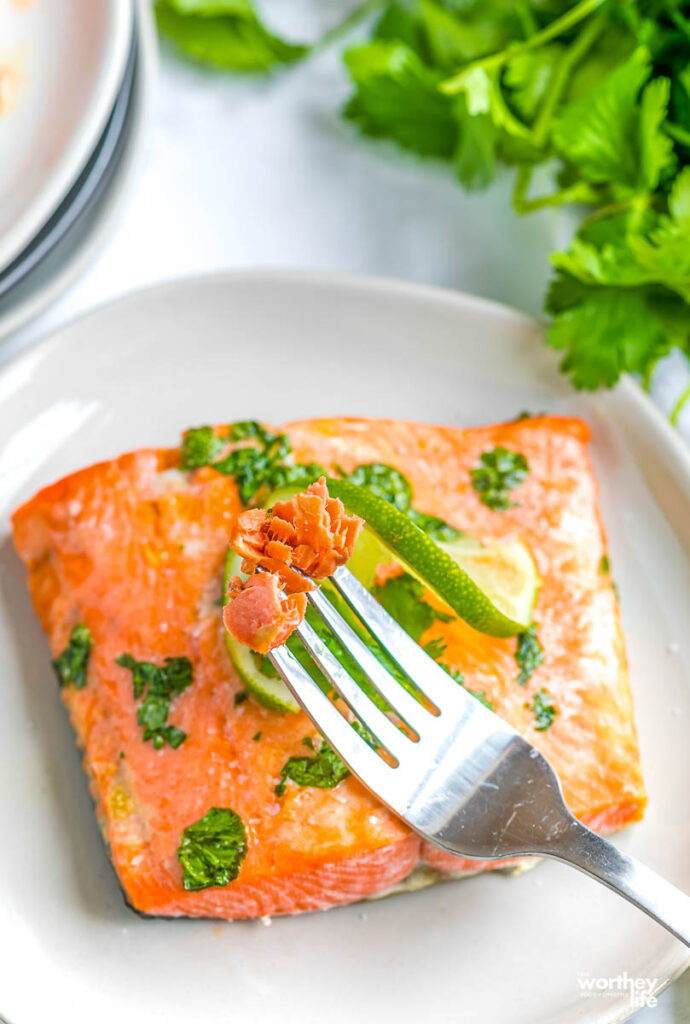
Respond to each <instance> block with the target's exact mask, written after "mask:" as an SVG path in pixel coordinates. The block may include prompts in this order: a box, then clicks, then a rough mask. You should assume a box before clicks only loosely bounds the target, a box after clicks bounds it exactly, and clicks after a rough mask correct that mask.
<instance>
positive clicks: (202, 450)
mask: <svg viewBox="0 0 690 1024" xmlns="http://www.w3.org/2000/svg"><path fill="white" fill-rule="evenodd" d="M222 448H223V441H222V440H221V438H220V437H217V436H216V434H215V433H214V431H213V427H192V428H191V429H190V430H188V431H186V433H185V435H184V437H183V438H182V450H181V452H180V466H181V468H182V469H198V468H199V467H200V466H208V464H209V462H212V461H213V459H215V457H216V455H218V454H219V453H220V452H221V450H222Z"/></svg>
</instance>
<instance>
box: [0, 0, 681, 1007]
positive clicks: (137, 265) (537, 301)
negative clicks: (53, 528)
mask: <svg viewBox="0 0 690 1024" xmlns="http://www.w3.org/2000/svg"><path fill="white" fill-rule="evenodd" d="M339 5H340V0H322V2H321V5H320V8H319V10H318V12H317V11H315V9H314V8H315V5H314V6H312V5H311V3H310V0H291V4H290V5H283V8H285V7H288V8H289V9H290V12H289V13H290V18H291V19H292V20H291V22H290V27H291V28H292V30H293V31H295V29H296V28H297V31H300V30H301V31H302V32H303V33H304V35H305V36H306V37H307V38H313V37H315V36H316V35H317V34H318V31H319V29H321V28H323V27H325V26H327V25H328V24H331V23H333V21H334V20H335V18H334V13H335V11H336V10H337V8H338V6H339ZM273 10H274V11H275V12H276V16H280V17H281V18H282V20H283V21H284V20H285V18H286V13H285V11H284V10H283V11H282V12H281V11H280V10H279V9H278V8H277V7H276V6H275V5H274V6H273ZM295 17H297V21H298V24H297V23H296V22H295V20H294V19H295ZM347 95H348V86H347V82H346V79H345V76H344V74H343V72H342V69H341V65H340V62H339V59H338V56H337V53H326V54H322V55H321V56H319V57H318V58H317V59H313V60H311V61H309V62H307V63H305V64H303V65H301V66H299V67H297V68H293V69H290V70H288V71H286V72H283V73H280V74H278V75H276V76H275V77H273V78H271V79H269V80H256V79H254V80H252V79H249V80H248V79H241V78H233V77H232V76H226V75H223V74H216V73H213V72H209V71H205V70H203V69H200V68H197V67H194V66H191V65H189V64H186V63H184V62H182V61H180V60H178V59H176V58H175V57H174V56H173V55H172V54H171V53H170V51H169V50H168V48H167V47H165V48H164V53H163V55H162V60H161V66H160V73H159V80H158V85H157V90H156V95H155V97H154V100H153V114H152V118H151V124H150V126H149V133H148V140H147V142H146V144H145V151H144V153H143V155H142V160H141V162H140V173H139V176H138V179H137V180H136V182H135V184H134V187H133V189H132V192H131V195H130V197H129V199H128V201H126V202H125V203H124V207H123V209H122V211H121V214H120V220H119V223H118V224H117V226H116V229H115V230H114V232H113V234H112V236H111V237H110V239H109V241H108V242H107V243H106V245H105V247H104V248H103V249H102V251H101V252H100V254H99V256H98V257H97V259H95V260H94V262H93V264H92V265H91V267H90V268H89V270H88V271H87V272H86V273H85V274H84V275H83V276H82V277H81V279H80V280H79V281H78V282H77V283H76V284H75V285H74V286H73V287H72V288H71V290H70V291H69V292H67V293H66V294H65V295H64V296H63V297H62V298H61V299H59V300H58V301H57V302H56V303H55V304H54V305H53V306H52V307H51V308H50V309H48V310H46V311H45V312H44V313H43V314H42V315H41V316H40V317H39V318H38V319H37V320H35V321H34V322H33V323H31V324H30V325H27V326H26V327H25V328H23V329H22V330H21V331H19V332H18V333H17V334H16V335H14V336H13V337H12V338H9V339H7V340H6V341H5V342H4V343H3V346H2V349H3V351H2V356H3V357H6V356H7V355H8V354H9V353H10V352H13V351H19V350H20V349H22V348H24V347H26V346H27V345H29V344H30V343H31V342H32V341H34V340H35V339H37V338H39V337H41V336H42V335H44V334H45V333H46V332H48V331H50V330H51V329H53V328H54V327H55V326H57V325H59V324H61V323H64V322H65V321H67V320H69V319H71V318H72V317H74V316H76V315H78V314H79V313H81V312H84V311H86V310H88V309H90V308H92V307H93V306H95V305H98V304H100V303H102V302H105V301H107V300H109V299H112V298H114V297H116V296H118V295H120V294H122V293H123V292H127V291H129V290H131V289H134V288H141V287H143V286H145V285H148V284H151V283H154V282H157V281H162V280H165V279H169V278H172V277H178V276H182V275H187V274H198V273H203V272H205V271H211V270H219V269H226V268H247V267H297V268H304V267H309V268H314V267H316V268H321V269H329V270H348V271H355V272H358V273H362V274H377V275H383V276H391V277H399V278H408V279H411V280H416V281H425V282H429V283H433V284H439V285H445V286H447V287H452V288H456V289H460V290H463V291H467V292H472V293H475V294H478V295H483V296H486V297H488V298H492V299H497V300H500V301H501V302H505V303H508V304H510V305H513V306H517V307H519V308H521V309H523V310H525V311H527V312H529V313H533V314H538V313H539V312H540V310H541V304H542V296H543V293H544V288H545V284H546V281H547V279H548V273H549V271H548V253H549V251H550V250H551V249H553V248H555V247H556V246H558V245H559V244H560V243H562V242H563V241H564V240H565V239H566V238H567V233H568V224H567V222H566V221H565V219H564V217H563V215H562V214H559V213H558V212H553V211H545V212H542V213H540V214H536V215H532V216H530V217H527V218H522V219H521V218H518V217H517V216H515V215H514V214H513V213H512V212H511V211H510V208H509V207H510V190H511V178H510V175H508V174H506V175H505V176H504V177H502V178H501V180H499V181H498V182H497V183H496V184H495V185H494V186H493V188H492V189H490V190H489V191H488V192H485V193H481V194H473V195H467V194H466V193H464V192H463V191H462V190H461V189H460V188H459V187H458V186H457V185H456V184H455V182H454V181H453V179H452V177H451V175H450V172H449V171H448V170H447V169H446V168H445V167H444V166H441V165H439V164H437V163H435V162H426V163H424V162H422V161H420V160H417V159H415V158H414V157H408V156H407V155H406V154H404V153H401V152H399V151H398V150H397V149H396V148H395V147H393V146H389V145H388V144H386V143H371V142H365V141H362V140H361V139H359V138H358V137H357V136H356V135H355V133H354V131H353V130H352V129H351V127H350V126H349V125H347V124H345V123H344V122H343V121H342V119H341V118H340V117H339V116H338V110H339V108H340V106H341V105H342V103H343V101H344V100H345V98H346V97H347ZM688 380H690V373H689V372H688V369H687V366H686V365H684V364H683V362H682V361H681V360H680V359H678V360H675V361H674V362H673V363H672V364H671V366H670V367H668V368H665V369H664V370H663V371H662V372H660V373H658V374H657V377H656V379H655V382H654V384H655V386H654V394H655V397H656V398H657V399H658V400H659V402H660V404H662V406H663V407H665V408H666V409H669V408H670V407H671V405H672V403H673V401H674V399H675V397H676V396H677V395H678V394H679V393H680V391H681V390H682V387H683V386H685V384H686V383H687V382H688ZM681 425H682V427H683V432H684V433H685V434H686V436H688V437H689V438H690V407H689V408H687V409H686V411H685V414H684V416H683V420H682V424H681ZM602 1009H604V1007H602ZM635 1021H636V1024H652V1022H653V1024H690V972H688V973H687V974H686V975H685V976H684V977H683V978H682V979H681V980H680V981H678V982H676V983H675V984H674V985H673V986H671V988H670V989H668V990H667V991H666V992H665V993H664V994H663V995H662V996H661V997H660V999H659V1004H658V1006H657V1007H656V1008H655V1009H651V1008H650V1009H646V1010H643V1011H641V1012H640V1013H638V1014H637V1015H636V1017H635Z"/></svg>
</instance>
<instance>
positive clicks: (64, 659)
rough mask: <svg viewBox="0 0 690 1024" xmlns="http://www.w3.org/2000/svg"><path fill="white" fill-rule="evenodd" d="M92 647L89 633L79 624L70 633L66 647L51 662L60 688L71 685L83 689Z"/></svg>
mask: <svg viewBox="0 0 690 1024" xmlns="http://www.w3.org/2000/svg"><path fill="white" fill-rule="evenodd" d="M92 646H93V639H92V637H91V633H90V632H89V630H88V629H87V628H86V626H85V625H84V624H83V623H82V622H80V623H79V624H78V625H77V626H75V627H74V629H73V630H72V632H71V633H70V637H69V642H68V644H67V647H65V649H64V651H63V652H62V654H61V655H60V656H59V657H57V658H55V660H54V661H53V668H54V669H55V671H56V672H57V676H58V679H59V680H60V686H69V685H70V683H71V684H73V685H74V686H75V687H76V688H77V690H83V689H84V687H85V686H86V670H87V668H88V665H89V655H90V654H91V648H92Z"/></svg>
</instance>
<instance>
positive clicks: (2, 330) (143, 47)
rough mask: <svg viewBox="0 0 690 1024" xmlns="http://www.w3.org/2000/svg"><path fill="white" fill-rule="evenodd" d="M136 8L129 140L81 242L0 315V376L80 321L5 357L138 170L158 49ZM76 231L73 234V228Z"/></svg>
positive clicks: (111, 219) (92, 242)
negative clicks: (22, 358)
mask: <svg viewBox="0 0 690 1024" xmlns="http://www.w3.org/2000/svg"><path fill="white" fill-rule="evenodd" d="M135 3H136V4H137V31H138V34H139V39H138V44H139V45H138V55H137V68H136V71H135V78H134V82H133V85H132V99H131V108H130V112H129V115H128V124H126V125H125V127H124V132H125V133H126V134H127V135H128V138H127V139H126V140H125V144H124V151H123V153H122V154H121V156H120V163H119V166H118V167H117V168H116V169H115V172H114V174H113V176H112V179H111V181H110V182H109V183H108V185H107V188H106V190H105V194H104V195H103V196H102V197H100V199H99V201H98V204H97V207H98V208H97V209H96V210H95V211H92V212H90V213H89V217H93V223H91V224H89V225H88V226H87V227H86V229H85V237H84V238H83V239H82V240H81V241H80V242H79V243H78V244H77V245H76V248H74V249H73V250H72V251H70V252H69V253H68V255H67V256H66V258H65V259H64V260H63V261H62V262H61V265H60V267H59V268H58V269H57V270H56V272H55V273H54V274H52V275H49V276H48V278H47V280H46V281H44V282H43V283H42V284H39V285H38V286H37V288H36V289H31V288H29V290H28V293H27V294H26V295H25V296H23V297H20V298H19V299H18V300H17V301H16V304H13V305H12V306H11V307H10V309H9V310H8V311H7V312H6V313H1V312H0V372H1V371H2V370H3V369H4V367H5V366H6V365H9V364H10V363H13V362H14V361H15V360H17V359H21V357H22V355H23V354H24V353H25V352H27V351H32V350H33V349H34V348H35V346H36V345H38V344H41V342H42V341H43V340H45V339H47V338H48V336H49V335H50V334H53V333H54V332H56V331H58V330H60V329H61V328H62V327H63V326H67V325H68V324H69V323H71V322H74V320H75V319H78V317H75V318H70V319H69V320H66V321H64V323H62V324H57V325H55V326H54V327H52V328H50V329H48V330H46V331H44V332H43V333H42V334H39V336H38V337H37V338H36V339H32V340H31V341H30V342H29V343H28V344H22V343H21V341H20V344H19V346H18V348H17V349H16V351H14V352H12V351H10V353H9V355H8V356H6V357H4V358H3V349H4V348H8V347H9V348H10V349H11V345H12V340H13V339H12V335H14V334H15V333H16V332H18V331H20V330H21V329H22V328H23V327H25V326H26V325H27V324H28V323H30V321H32V320H33V319H35V318H36V317H37V316H39V315H40V314H41V313H42V312H43V311H44V310H45V309H46V308H47V307H48V306H50V305H51V304H52V303H53V302H54V301H55V300H56V299H57V298H58V297H59V296H60V295H61V294H62V293H63V292H64V291H66V290H67V289H68V288H69V287H70V285H71V284H72V283H73V282H74V281H75V280H76V279H77V278H78V277H79V276H80V275H81V274H82V273H83V271H84V270H85V269H86V267H87V266H88V265H89V264H90V262H91V260H92V259H93V258H94V256H95V254H96V253H97V251H98V250H99V249H100V247H101V246H102V244H103V242H104V241H105V239H106V238H107V236H108V234H109V233H110V231H111V230H112V228H113V225H114V223H115V222H116V219H117V216H118V214H119V212H120V209H121V207H122V205H123V203H124V200H125V198H126V196H127V194H128V192H129V188H130V185H131V181H132V179H133V176H134V173H135V171H136V169H137V167H138V166H139V160H140V158H141V156H142V150H143V142H144V140H145V137H146V133H145V127H146V124H147V122H148V120H149V117H150V112H151V106H152V99H153V90H154V87H155V79H156V74H157V69H158V49H157V43H156V34H155V29H154V25H153V14H152V11H151V9H150V7H149V5H148V3H147V0H135ZM74 227H75V229H76V225H75V226H74ZM79 227H80V228H81V227H82V225H81V224H80V225H79ZM70 235H71V230H70ZM68 240H69V236H67V237H66V238H64V239H61V240H60V242H59V243H58V245H59V246H62V245H63V244H67V243H68ZM53 255H54V253H53V252H52V251H51V252H50V253H49V254H48V255H47V256H46V261H45V262H46V263H48V262H49V261H50V260H51V258H52V257H53ZM42 269H43V267H39V268H37V269H36V271H35V273H37V274H40V273H41V270H42ZM33 273H34V271H32V274H31V275H29V277H27V279H26V281H22V282H21V285H19V286H18V287H21V288H23V287H25V285H26V284H27V282H30V281H31V278H32V276H33ZM14 298H15V297H14V296H11V295H8V296H7V300H8V301H12V302H14ZM98 308H99V307H98V306H94V307H91V308H90V309H89V310H87V311H86V312H87V313H88V312H91V311H94V312H95V311H96V310H97V309H98ZM80 316H81V314H80Z"/></svg>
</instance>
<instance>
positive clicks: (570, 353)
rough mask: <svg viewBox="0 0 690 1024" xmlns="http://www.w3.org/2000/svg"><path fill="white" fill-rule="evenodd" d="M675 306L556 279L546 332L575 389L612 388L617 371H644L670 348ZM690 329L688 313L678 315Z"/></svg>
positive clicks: (643, 293)
mask: <svg viewBox="0 0 690 1024" xmlns="http://www.w3.org/2000/svg"><path fill="white" fill-rule="evenodd" d="M672 306H673V304H672V303H671V304H670V306H669V303H668V302H663V300H662V299H661V298H660V297H659V296H655V295H654V294H653V293H651V292H650V291H649V290H648V289H643V288H636V289H634V290H633V289H631V288H613V287H603V288H602V287H590V286H587V285H583V284H580V283H579V282H576V281H575V280H574V279H573V278H568V277H567V276H564V275H560V276H559V277H558V278H557V279H556V281H555V282H554V284H553V285H552V287H551V290H550V291H549V295H548V299H547V308H549V310H550V311H551V312H553V313H555V314H556V316H555V318H554V321H553V324H552V325H551V328H550V329H549V331H548V333H547V341H548V343H549V345H552V346H553V348H556V349H563V350H565V353H566V354H565V356H564V358H563V360H562V362H561V369H562V370H563V371H564V372H566V373H569V374H570V375H571V376H572V380H573V383H574V385H575V387H577V388H586V389H594V388H597V387H600V386H601V385H602V384H603V385H605V386H606V387H612V386H613V385H614V384H615V383H616V381H617V380H618V378H619V377H620V375H621V373H624V372H626V371H628V372H637V373H643V374H645V373H647V372H648V370H650V369H651V368H652V367H653V366H655V365H656V363H657V362H658V361H659V359H661V358H662V356H664V355H666V354H667V353H668V352H669V351H670V349H671V345H672V337H673V336H672V335H671V334H669V333H668V330H669V328H670V327H671V322H672V319H673V317H674V310H673V308H672ZM681 318H683V319H685V321H686V323H687V325H688V330H690V310H688V309H687V307H686V308H685V309H684V310H682V311H681Z"/></svg>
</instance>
